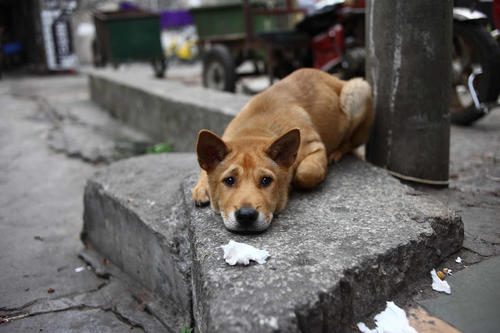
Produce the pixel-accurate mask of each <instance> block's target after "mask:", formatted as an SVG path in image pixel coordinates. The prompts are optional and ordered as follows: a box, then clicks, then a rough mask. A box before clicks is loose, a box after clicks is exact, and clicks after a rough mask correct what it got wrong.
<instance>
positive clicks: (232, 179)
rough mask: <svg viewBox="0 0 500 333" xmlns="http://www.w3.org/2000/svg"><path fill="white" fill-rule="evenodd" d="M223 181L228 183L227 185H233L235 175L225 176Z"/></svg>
mask: <svg viewBox="0 0 500 333" xmlns="http://www.w3.org/2000/svg"><path fill="white" fill-rule="evenodd" d="M222 182H223V183H224V184H226V185H227V186H233V185H234V177H227V178H224V180H223V181H222Z"/></svg>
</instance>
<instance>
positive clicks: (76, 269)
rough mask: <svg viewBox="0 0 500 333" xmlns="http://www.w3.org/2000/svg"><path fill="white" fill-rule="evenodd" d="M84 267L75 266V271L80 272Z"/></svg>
mask: <svg viewBox="0 0 500 333" xmlns="http://www.w3.org/2000/svg"><path fill="white" fill-rule="evenodd" d="M84 269H85V267H83V266H80V267H77V268H75V272H76V273H80V272H81V271H83V270H84Z"/></svg>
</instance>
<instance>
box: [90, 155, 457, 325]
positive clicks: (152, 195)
mask: <svg viewBox="0 0 500 333" xmlns="http://www.w3.org/2000/svg"><path fill="white" fill-rule="evenodd" d="M196 173H197V167H196V162H195V156H194V155H193V154H189V153H188V154H166V155H160V156H146V157H139V158H132V159H129V160H124V161H120V162H117V163H115V164H112V165H111V166H109V167H108V168H106V169H103V170H101V171H100V172H99V173H98V174H97V175H96V176H95V177H93V178H92V179H91V180H89V182H88V184H87V187H86V190H85V199H84V203H85V213H84V228H83V232H82V239H83V240H84V241H85V242H86V243H87V244H88V245H90V246H92V247H93V248H95V249H96V250H97V251H99V252H100V253H102V255H104V256H105V257H106V258H109V259H110V260H111V261H112V262H113V263H115V264H116V265H118V266H119V267H121V268H122V269H123V270H124V271H125V272H127V273H129V274H130V275H131V276H132V277H133V278H135V279H136V280H137V281H139V282H140V283H141V284H142V285H143V286H144V287H146V288H148V289H149V290H151V291H153V292H154V293H156V294H157V295H160V297H162V298H163V299H164V300H165V302H166V303H168V304H170V307H171V311H172V312H174V313H175V314H176V317H175V318H177V323H184V324H186V325H195V326H196V331H197V332H272V331H281V332H306V331H307V332H325V331H328V332H333V331H345V330H348V329H349V327H350V325H351V324H352V323H354V322H356V321H359V320H364V319H365V318H366V317H367V316H368V315H370V314H372V313H373V312H375V311H376V310H378V309H380V306H382V305H383V304H385V303H384V302H385V301H387V300H390V298H391V297H392V296H394V295H395V294H396V293H397V292H398V291H401V290H404V289H405V288H406V287H407V286H408V284H409V283H411V282H412V281H414V280H416V279H418V278H420V277H422V276H427V275H428V274H429V271H430V270H431V269H432V268H433V267H435V266H436V265H437V263H439V262H440V261H441V260H442V258H444V257H446V256H448V255H450V254H451V253H453V252H455V251H457V250H458V249H459V248H460V246H461V244H462V241H463V224H462V222H461V219H460V218H459V217H458V216H457V215H456V214H454V213H453V212H452V211H450V210H448V209H447V208H446V207H445V206H444V205H442V204H441V203H439V202H436V201H432V200H431V199H430V197H427V196H426V195H423V194H420V193H416V192H415V191H414V190H412V189H411V188H409V187H407V186H405V185H402V184H400V183H399V181H397V180H395V179H394V178H392V177H391V176H388V175H387V174H386V173H385V172H384V171H382V170H379V169H377V168H375V167H373V166H370V165H369V164H367V163H365V162H363V161H361V160H359V159H357V158H355V157H352V156H348V157H346V158H345V159H344V160H343V161H342V162H341V163H339V164H338V165H334V166H331V167H330V172H329V175H328V177H327V179H326V180H325V181H324V182H323V183H322V185H321V186H320V187H319V188H317V189H316V190H313V191H310V192H292V195H291V200H290V202H289V204H288V206H287V208H286V210H285V211H284V212H283V213H281V214H280V215H279V216H277V217H276V218H275V219H274V220H273V222H272V226H271V227H270V229H268V230H267V231H266V232H265V233H263V234H259V235H251V236H248V235H246V236H245V235H236V234H232V233H230V232H228V231H227V230H226V229H224V227H223V224H222V221H221V218H220V216H218V215H216V214H215V213H214V212H212V211H211V209H210V208H196V207H194V204H193V203H192V200H191V194H190V189H191V188H192V186H193V185H194V183H195V181H196ZM186 177H187V178H186ZM184 179H185V180H184ZM230 239H232V240H235V241H240V242H245V243H248V244H251V245H254V246H256V247H258V248H261V249H265V250H268V251H269V252H270V254H271V257H270V259H269V260H268V262H267V263H266V264H264V265H257V264H253V265H250V266H248V267H240V266H237V267H234V266H229V265H227V264H226V263H225V262H224V260H223V258H222V250H221V248H220V246H221V245H223V244H226V243H227V242H228V241H229V240H230ZM191 318H193V319H194V323H192V322H191Z"/></svg>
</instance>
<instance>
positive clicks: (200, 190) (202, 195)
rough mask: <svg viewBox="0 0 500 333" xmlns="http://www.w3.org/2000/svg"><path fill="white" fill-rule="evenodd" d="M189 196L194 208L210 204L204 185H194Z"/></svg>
mask: <svg viewBox="0 0 500 333" xmlns="http://www.w3.org/2000/svg"><path fill="white" fill-rule="evenodd" d="M191 194H192V196H193V200H194V203H195V205H196V206H198V207H201V206H206V205H208V203H209V202H210V197H209V196H208V186H205V185H204V184H198V185H196V186H195V187H194V188H193V189H192V190H191Z"/></svg>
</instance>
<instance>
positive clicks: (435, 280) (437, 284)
mask: <svg viewBox="0 0 500 333" xmlns="http://www.w3.org/2000/svg"><path fill="white" fill-rule="evenodd" d="M431 276H432V289H434V290H435V291H440V292H444V293H447V294H451V288H450V285H449V284H448V282H446V281H444V280H441V279H440V278H439V276H437V273H436V270H435V269H433V270H432V271H431Z"/></svg>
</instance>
